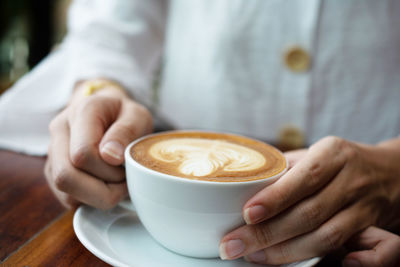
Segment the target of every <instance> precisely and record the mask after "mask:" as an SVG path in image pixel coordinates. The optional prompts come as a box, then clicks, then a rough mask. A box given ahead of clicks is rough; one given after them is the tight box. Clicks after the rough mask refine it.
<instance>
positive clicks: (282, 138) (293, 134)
mask: <svg viewBox="0 0 400 267" xmlns="http://www.w3.org/2000/svg"><path fill="white" fill-rule="evenodd" d="M304 146H305V137H304V134H303V132H302V131H301V130H300V129H299V128H297V127H295V126H293V125H286V126H284V127H282V128H281V129H280V131H279V135H278V147H279V148H281V149H282V150H292V149H298V148H303V147H304Z"/></svg>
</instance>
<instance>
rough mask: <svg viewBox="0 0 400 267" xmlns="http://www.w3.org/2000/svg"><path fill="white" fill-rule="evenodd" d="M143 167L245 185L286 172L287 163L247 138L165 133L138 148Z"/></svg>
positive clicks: (133, 152)
mask: <svg viewBox="0 0 400 267" xmlns="http://www.w3.org/2000/svg"><path fill="white" fill-rule="evenodd" d="M130 154H131V156H132V158H133V159H134V160H135V161H137V162H138V163H140V164H141V165H143V166H145V167H147V168H150V169H153V170H155V171H158V172H162V173H165V174H169V175H173V176H177V177H184V178H189V179H197V180H205V181H217V182H242V181H243V182H244V181H251V180H258V179H264V178H268V177H271V176H274V175H276V174H278V173H280V172H282V171H283V170H284V169H285V168H286V164H287V163H286V159H285V157H284V156H283V155H282V153H281V152H280V151H278V150H277V149H276V148H274V147H272V146H270V145H268V144H266V143H263V142H260V141H257V140H254V139H250V138H247V137H243V136H238V135H233V134H224V133H210V132H200V131H199V132H196V131H193V132H186V131H176V132H165V133H161V134H157V135H153V136H150V137H148V138H145V139H143V140H141V141H140V142H138V143H137V144H135V145H134V146H133V147H132V148H131V150H130Z"/></svg>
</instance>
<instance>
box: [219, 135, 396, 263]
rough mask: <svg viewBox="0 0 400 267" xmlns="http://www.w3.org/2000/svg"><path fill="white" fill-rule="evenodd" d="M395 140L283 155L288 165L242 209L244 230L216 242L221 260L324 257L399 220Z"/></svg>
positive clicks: (327, 143) (331, 140)
mask: <svg viewBox="0 0 400 267" xmlns="http://www.w3.org/2000/svg"><path fill="white" fill-rule="evenodd" d="M399 148H400V146H399V139H395V141H393V142H392V143H390V145H387V144H386V145H385V144H383V145H376V146H367V145H361V144H357V143H352V142H349V141H346V140H343V139H340V138H337V137H327V138H324V139H322V140H320V141H319V142H317V143H316V144H314V145H313V146H311V147H310V149H309V150H303V151H297V152H294V153H289V154H287V157H288V158H289V162H291V165H294V166H293V167H292V168H291V169H290V170H289V171H288V172H287V173H286V174H285V175H284V176H282V177H281V178H280V179H279V180H278V181H277V182H275V183H274V184H272V185H270V186H268V187H266V188H264V189H263V190H261V191H260V192H259V193H257V194H256V195H255V196H254V197H252V198H251V199H250V200H249V201H248V202H247V203H246V204H245V205H244V207H243V218H244V219H245V221H246V223H247V225H245V226H242V227H239V228H238V229H236V230H234V231H232V232H230V233H228V234H227V235H226V236H225V237H223V239H222V240H221V244H220V256H221V258H223V259H236V258H239V257H242V256H246V257H245V259H246V260H248V261H252V262H257V263H267V264H283V263H289V262H294V261H299V260H303V259H306V258H311V257H314V256H320V255H324V254H326V253H327V252H329V251H332V250H335V249H337V248H339V247H340V246H342V245H343V244H344V243H345V242H346V241H347V240H348V239H349V238H350V237H351V236H353V235H354V234H355V233H357V232H359V231H361V230H363V229H365V228H367V227H368V226H370V225H377V224H378V225H383V226H384V225H387V224H388V223H389V222H390V220H392V219H393V220H394V219H395V218H396V216H398V214H399V207H400V171H399V167H400V166H399V165H400V164H399V158H400V153H399V152H400V149H399Z"/></svg>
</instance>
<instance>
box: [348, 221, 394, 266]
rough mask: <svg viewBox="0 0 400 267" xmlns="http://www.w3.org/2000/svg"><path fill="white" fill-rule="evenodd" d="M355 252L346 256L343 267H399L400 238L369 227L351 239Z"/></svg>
mask: <svg viewBox="0 0 400 267" xmlns="http://www.w3.org/2000/svg"><path fill="white" fill-rule="evenodd" d="M351 243H352V245H353V246H355V247H357V248H358V249H359V250H360V251H355V252H352V253H350V254H348V255H347V256H346V258H345V259H344V261H343V266H344V267H353V266H363V267H375V266H381V267H390V266H400V237H399V236H398V235H395V234H392V233H390V232H387V231H384V230H382V229H379V228H376V227H373V226H370V227H368V228H367V229H366V230H364V231H363V232H361V233H359V234H357V235H356V236H354V237H353V238H352V239H351Z"/></svg>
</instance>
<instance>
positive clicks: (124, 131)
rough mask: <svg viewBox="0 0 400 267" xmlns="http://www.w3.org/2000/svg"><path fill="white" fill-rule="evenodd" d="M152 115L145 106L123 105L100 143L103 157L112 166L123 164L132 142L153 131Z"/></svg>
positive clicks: (135, 104) (131, 103) (132, 103)
mask: <svg viewBox="0 0 400 267" xmlns="http://www.w3.org/2000/svg"><path fill="white" fill-rule="evenodd" d="M152 127H153V126H152V119H151V115H150V113H149V112H148V111H147V109H145V108H144V107H143V106H141V105H139V104H137V103H134V102H129V103H126V104H124V105H122V107H121V110H120V112H119V114H118V117H117V119H116V121H115V122H114V123H113V124H112V125H111V127H110V128H109V129H108V130H107V132H106V133H105V135H104V137H103V138H102V140H101V143H100V151H101V157H102V158H103V159H104V160H105V161H106V162H108V163H109V164H112V165H119V164H122V163H123V161H124V150H125V147H127V146H128V144H129V143H130V142H132V141H133V140H135V139H136V138H138V137H140V136H142V135H145V134H148V133H150V132H151V131H152Z"/></svg>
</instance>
